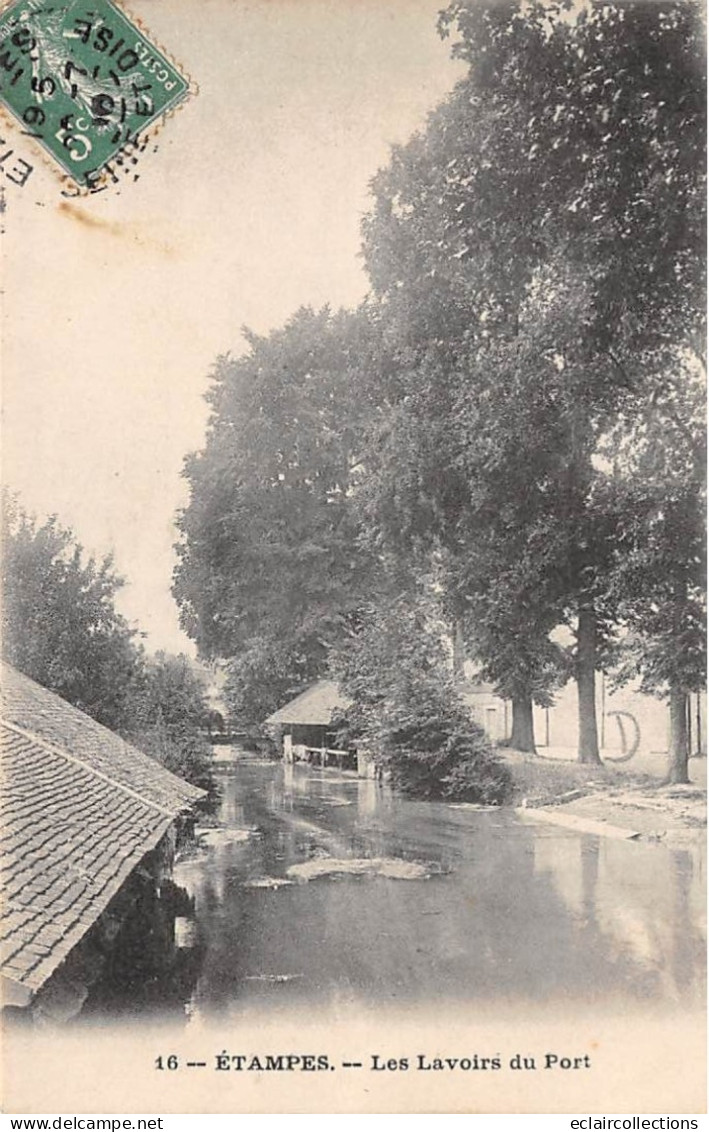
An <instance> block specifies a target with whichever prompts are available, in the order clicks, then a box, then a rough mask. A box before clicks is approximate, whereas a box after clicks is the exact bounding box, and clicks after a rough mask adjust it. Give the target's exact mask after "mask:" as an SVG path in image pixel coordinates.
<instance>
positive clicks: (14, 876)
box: [0, 666, 204, 991]
mask: <svg viewBox="0 0 709 1132" xmlns="http://www.w3.org/2000/svg"><path fill="white" fill-rule="evenodd" d="M2 691H3V700H4V701H5V698H6V697H7V699H6V702H5V703H4V704H3V717H4V718H3V722H2V724H1V725H0V756H1V759H2V780H3V790H2V810H1V822H2V825H1V827H0V851H1V852H2V856H3V864H2V887H3V893H4V900H3V918H2V921H0V958H1V962H2V973H3V975H5V976H6V977H7V978H9V979H12V980H13V981H14V982H17V983H20V984H21V985H22V986H24V987H25V988H27V989H28V990H29V991H36V990H38V989H39V987H41V986H42V984H43V983H44V982H45V981H46V979H48V978H49V976H50V975H51V974H52V972H53V971H54V970H55V969H56V968H57V967H58V965H59V964H60V963H61V962H62V960H63V959H64V958H65V957H66V956H67V955H68V953H69V952H70V951H71V949H72V948H73V947H74V946H75V945H76V944H77V943H78V942H79V940H80V939H81V937H82V936H83V935H84V934H85V932H87V931H88V929H89V928H90V927H91V926H92V924H93V923H94V922H95V921H96V919H97V918H98V917H99V916H100V915H101V913H102V912H103V910H104V909H105V908H106V906H107V904H108V903H109V901H110V900H111V898H112V897H113V896H114V895H115V893H116V892H117V891H118V889H119V888H120V887H121V885H122V884H123V882H124V881H125V879H126V878H127V876H128V874H129V873H130V872H131V871H132V870H133V869H134V868H135V866H136V865H137V863H138V862H139V861H140V859H141V858H142V857H143V856H144V855H145V854H146V853H147V852H149V850H151V849H153V848H154V847H155V846H156V845H157V844H158V842H159V841H160V839H161V837H162V836H163V835H164V833H165V832H166V831H167V829H168V828H169V826H170V825H171V823H172V822H173V820H174V819H175V817H176V816H177V815H178V814H179V813H180V812H181V811H183V810H185V809H187V808H188V807H189V805H190V804H191V803H192V802H194V801H195V800H196V799H197V798H199V797H201V796H202V795H203V793H204V791H202V790H198V789H197V788H196V787H193V786H190V785H189V784H188V783H185V782H183V781H182V780H181V779H179V778H176V776H175V775H172V774H170V773H169V772H168V771H165V770H163V768H162V767H160V766H159V764H157V763H155V762H154V761H153V760H151V759H149V758H148V757H147V756H146V755H144V754H142V753H141V752H140V751H137V750H136V749H135V748H133V747H130V746H129V745H128V744H127V743H124V742H123V741H122V740H121V739H119V738H118V736H116V735H114V734H113V733H112V732H111V731H108V730H107V729H106V728H105V727H101V725H100V724H97V723H95V722H94V721H93V720H91V719H88V718H87V717H86V716H84V715H83V714H82V713H81V712H79V711H76V709H75V708H72V707H70V705H68V704H66V703H64V701H63V700H60V699H59V698H58V697H57V696H54V695H53V694H52V693H51V692H47V691H46V690H45V689H43V688H40V687H39V686H38V685H36V684H34V683H33V682H32V681H31V680H28V679H27V678H26V677H24V676H20V675H19V674H18V673H16V672H14V670H12V669H9V668H8V667H7V666H3V689H2Z"/></svg>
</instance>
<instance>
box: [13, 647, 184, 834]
mask: <svg viewBox="0 0 709 1132" xmlns="http://www.w3.org/2000/svg"><path fill="white" fill-rule="evenodd" d="M0 691H1V695H2V718H3V720H4V721H5V722H6V723H11V724H14V726H15V727H19V728H21V729H24V730H25V731H29V732H31V734H32V735H33V736H34V737H35V738H37V739H44V740H46V741H47V742H48V743H52V744H53V745H54V746H55V747H59V748H61V750H63V751H65V752H66V753H67V754H68V755H71V756H72V757H73V758H75V759H81V760H82V761H83V762H85V763H86V764H87V765H88V766H90V767H91V768H92V769H93V770H95V771H97V772H98V773H99V774H105V775H107V776H108V777H109V778H110V779H112V780H113V781H114V782H119V783H123V784H124V785H125V786H128V787H130V788H131V789H132V790H135V791H136V792H137V793H138V794H140V796H141V798H144V799H145V800H146V801H149V802H154V803H155V804H156V805H158V806H162V807H163V809H165V810H166V811H167V812H169V813H171V814H176V813H179V811H180V810H181V809H182V808H183V807H184V806H185V805H189V804H190V803H191V802H194V801H195V800H196V799H197V798H201V797H202V795H203V791H202V790H198V789H197V787H196V786H190V784H189V783H187V782H184V781H183V780H182V779H181V778H178V777H177V776H176V775H174V774H170V772H169V771H167V770H165V769H164V767H161V766H160V764H159V763H157V762H155V760H154V759H150V758H148V757H147V756H146V755H144V754H142V752H140V751H137V750H136V749H135V747H131V746H130V744H129V743H126V741H125V740H124V739H121V737H120V736H119V735H116V734H115V733H114V732H113V731H109V730H108V728H106V727H103V726H102V725H101V724H100V723H97V722H96V720H95V719H91V717H90V716H88V715H85V714H84V712H83V711H79V710H78V708H75V707H72V706H71V704H68V703H67V702H66V700H63V699H61V697H60V696H55V695H54V693H53V692H49V691H47V689H46V688H42V687H41V686H40V685H39V684H36V683H35V682H34V680H30V679H29V678H28V677H27V676H23V675H22V673H20V672H17V670H16V669H14V668H11V667H10V665H9V664H3V665H2V681H1V684H0Z"/></svg>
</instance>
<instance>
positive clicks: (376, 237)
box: [364, 0, 705, 761]
mask: <svg viewBox="0 0 709 1132" xmlns="http://www.w3.org/2000/svg"><path fill="white" fill-rule="evenodd" d="M442 28H443V31H444V32H446V33H450V32H451V31H454V32H455V33H456V34H457V36H458V41H457V43H456V44H455V47H454V50H455V52H456V53H457V54H458V55H459V56H461V57H462V58H464V59H466V61H467V62H468V63H469V64H470V72H469V74H468V76H467V77H466V79H464V80H463V81H462V82H461V83H460V84H459V85H458V87H457V88H456V89H455V91H454V92H453V94H452V95H451V96H450V98H449V99H447V100H446V101H445V102H444V103H443V104H442V105H441V107H439V109H438V110H437V111H436V112H435V114H434V115H432V117H431V118H430V120H429V124H428V127H427V129H426V131H425V132H424V133H422V134H420V135H417V136H416V137H414V138H413V139H412V141H411V142H410V143H409V144H408V145H407V146H406V147H403V148H401V149H397V150H395V151H394V153H393V155H392V160H391V162H390V165H389V166H388V168H387V169H385V170H384V171H382V172H381V173H380V174H379V175H378V176H377V178H376V179H375V181H374V183H373V191H374V206H373V209H372V212H371V214H370V216H369V217H368V218H367V220H366V222H365V228H364V238H365V239H364V249H365V259H366V262H367V266H368V269H369V271H370V276H371V279H372V283H373V286H374V288H375V291H376V293H377V295H378V296H379V298H380V301H381V304H382V307H383V309H384V311H385V316H386V317H387V318H388V319H389V320H390V321H391V323H392V324H393V326H394V327H395V328H396V329H395V332H394V333H393V334H392V335H390V337H392V338H393V339H394V340H395V341H396V343H397V345H396V350H397V351H398V356H399V361H400V369H401V371H402V372H403V373H404V374H405V375H406V377H407V381H406V389H405V392H404V393H403V394H402V400H403V401H405V403H406V406H407V409H406V411H407V412H408V413H409V414H413V415H415V416H416V417H417V420H418V422H419V428H418V434H419V435H420V433H421V430H422V429H423V428H424V427H425V423H424V422H425V420H426V418H428V419H429V420H431V419H432V416H433V419H434V420H435V421H436V424H435V425H434V428H435V431H436V433H437V435H438V436H448V435H449V434H451V433H452V432H454V431H455V430H454V427H453V424H454V419H455V418H456V417H460V414H461V403H464V402H465V399H466V397H467V399H468V401H469V405H470V409H469V412H468V418H469V420H470V422H471V423H472V425H473V426H474V428H469V430H468V444H469V445H470V447H471V449H472V448H473V447H474V446H476V445H477V443H478V440H477V433H478V432H479V431H480V430H481V423H482V431H483V432H484V429H485V423H486V422H487V423H488V425H490V424H491V425H492V426H493V433H494V439H493V447H494V443H495V442H499V448H500V449H501V452H500V453H498V454H495V455H494V456H493V458H492V467H494V469H495V475H496V479H497V486H498V488H499V490H498V491H497V496H496V493H495V490H494V488H495V484H494V483H492V482H491V477H490V476H487V478H486V476H485V467H484V464H481V461H480V459H478V458H477V453H474V455H473V456H472V458H470V459H468V460H467V461H465V462H464V473H463V474H462V475H461V462H460V460H459V459H456V461H455V462H453V463H450V464H449V465H448V466H446V467H444V466H443V465H442V464H441V465H439V468H438V475H437V477H433V476H432V477H430V485H429V487H430V492H431V498H429V499H428V500H427V507H428V510H429V511H430V512H433V513H435V515H436V524H435V526H436V527H437V528H438V529H439V530H440V529H441V528H442V529H443V530H444V532H445V533H446V535H447V542H448V547H449V550H452V548H454V547H455V545H456V540H457V546H458V550H459V554H460V557H461V558H462V559H465V558H466V557H469V556H470V555H471V546H472V545H473V543H474V541H475V540H480V539H482V540H488V539H489V540H490V542H491V543H493V542H494V545H497V546H500V547H503V546H504V545H505V539H506V536H507V533H508V532H509V530H510V529H512V530H515V531H516V533H517V535H518V536H519V534H520V532H522V531H526V532H527V535H528V537H529V539H530V540H531V541H532V542H535V541H536V545H537V546H539V539H538V538H537V535H538V534H539V533H540V531H541V532H545V537H546V538H547V540H548V544H549V546H550V547H551V549H552V552H553V554H554V555H555V557H556V559H557V561H558V563H559V565H558V567H557V568H556V570H555V573H556V575H557V580H558V582H559V586H558V589H557V591H556V594H554V595H550V594H549V592H548V587H546V589H547V592H544V591H543V590H542V591H538V592H540V593H541V596H542V598H543V606H544V608H543V606H542V604H541V603H540V605H539V606H538V607H537V611H538V615H539V620H538V622H537V624H536V630H537V633H538V637H539V640H540V642H542V644H543V643H544V640H545V631H544V612H545V608H546V610H549V609H550V608H553V607H554V604H556V605H557V606H558V605H559V604H561V605H563V607H564V608H565V610H566V616H572V615H573V616H574V618H575V619H576V624H577V634H578V649H577V655H576V662H575V668H576V673H577V679H578V684H579V707H580V723H581V727H580V733H581V744H580V751H579V755H580V758H581V759H582V760H583V761H596V760H597V759H598V746H597V736H596V732H595V712H594V706H593V701H594V686H593V683H594V673H595V668H596V665H597V663H598V647H597V644H598V638H599V635H601V634H599V630H600V629H601V628H602V627H603V626H604V625H605V624H606V622H607V610H606V609H604V608H602V607H601V606H600V605H599V602H600V600H601V595H603V594H605V595H606V597H607V595H608V588H607V587H606V586H605V585H604V573H605V572H606V570H607V569H608V568H609V562H610V551H611V549H612V546H613V540H614V538H615V534H616V533H617V530H618V522H619V516H618V515H617V514H616V513H611V514H606V513H604V512H603V509H602V506H601V504H602V502H603V500H604V498H605V497H604V493H603V490H602V486H603V476H602V475H600V476H599V469H598V465H597V462H596V450H597V447H598V444H599V438H600V437H601V436H603V435H604V434H605V432H606V431H607V430H608V428H609V427H610V424H611V422H612V421H613V419H614V418H616V417H618V416H619V415H621V414H625V415H626V416H630V417H632V416H633V415H634V414H637V413H638V412H642V411H643V407H644V406H645V405H646V404H647V402H648V401H649V400H650V399H651V398H652V397H654V396H655V395H656V393H657V389H658V387H662V385H663V382H664V383H665V384H666V383H667V381H668V380H669V378H668V375H667V373H666V369H665V365H666V359H667V352H668V348H670V347H674V348H675V349H685V350H695V351H696V350H697V349H698V344H699V343H701V341H702V334H703V315H704V302H703V293H704V281H703V272H702V262H703V256H702V252H701V249H702V246H703V233H704V228H705V213H704V187H703V168H704V166H703V160H702V155H703V152H704V121H705V100H704V84H703V35H702V29H701V24H700V21H699V15H698V8H697V6H696V5H695V4H692V3H687V4H685V3H679V2H677V3H673V2H671V3H668V4H662V5H642V6H641V5H637V6H625V5H624V6H622V7H618V8H612V7H611V6H600V5H599V6H596V7H593V8H576V9H572V6H571V5H570V4H563V5H554V4H549V5H546V4H542V3H534V2H533V3H530V4H528V3H525V4H516V3H510V4H501V5H499V4H498V5H494V6H488V7H486V6H483V5H480V4H478V3H472V2H471V0H460V2H456V3H454V4H452V5H451V6H450V7H449V9H448V10H447V12H446V13H445V14H444V16H443V17H442ZM680 139H681V140H680ZM525 306H527V307H528V308H529V307H532V308H534V309H536V312H537V313H536V315H535V316H534V320H533V322H532V324H531V327H530V322H529V319H527V321H526V325H525V319H524V317H521V312H523V311H524V308H525ZM564 308H566V310H564ZM555 309H556V315H554V310H555ZM537 319H540V323H539V325H540V326H541V327H543V330H544V335H545V337H546V341H545V342H544V343H541V342H540V341H539V334H538V333H537V332H536V327H535V321H536V320H537ZM540 346H541V349H539V347H540ZM515 359H516V361H515ZM530 363H531V364H530ZM554 370H556V374H555V373H554ZM502 371H506V373H507V376H504V373H503V372H502ZM456 374H457V375H458V376H457V380H456V378H455V375H456ZM466 381H467V386H468V388H467V390H466ZM451 386H454V387H455V386H457V393H456V394H454V395H453V396H452V395H451ZM500 395H502V396H500ZM540 397H541V398H545V399H546V409H545V412H544V413H543V414H542V419H541V421H540V422H539V423H538V424H537V425H536V429H535V424H534V413H532V414H530V415H529V418H528V423H529V425H530V426H531V427H530V430H529V431H527V432H526V433H525V432H524V429H520V428H519V427H514V428H512V429H510V428H509V425H508V414H511V415H512V417H516V418H517V421H518V423H521V422H523V421H524V415H525V410H526V407H527V405H532V406H534V404H535V403H537V404H538V402H539V399H540ZM461 399H462V401H461ZM414 431H415V430H414ZM510 440H513V441H514V443H513V444H510V443H509V441H510ZM554 446H556V460H557V474H558V491H557V492H555V493H554V492H551V491H549V489H548V477H549V459H548V454H549V450H550V449H551V448H554ZM439 451H440V455H441V456H442V457H445V454H446V448H445V447H444V448H441V449H440V450H439ZM505 456H507V460H505ZM411 463H412V460H411V456H410V453H409V455H408V456H407V465H406V466H407V467H408V466H410V465H411ZM515 466H517V470H518V472H521V474H522V478H523V481H524V482H525V483H526V484H527V485H528V486H527V489H526V490H523V492H522V497H525V498H526V497H528V496H530V495H534V493H535V491H536V493H537V499H536V503H535V506H533V507H532V509H531V511H530V512H528V513H527V515H526V517H525V515H520V514H519V512H518V514H517V515H516V516H515V517H514V518H512V521H511V517H510V512H509V507H510V493H509V486H510V484H511V483H513V481H514V474H515ZM390 478H391V477H390ZM394 478H395V476H394ZM599 481H600V482H599ZM461 484H462V487H461V486H460V485H461ZM454 485H455V486H454ZM481 485H482V486H483V492H482V494H483V495H486V496H487V500H486V506H485V507H484V508H481V507H480V505H479V503H480V498H479V497H480V494H481V491H480V489H481ZM545 496H546V500H547V506H546V508H545V506H544V497H545ZM470 500H472V501H473V506H472V507H468V502H469V501H470ZM451 504H452V505H451ZM466 509H467V511H468V518H467V520H466V521H465V522H464V526H465V528H466V532H465V537H463V536H462V534H461V516H462V515H463V514H464V512H465V511H466ZM510 549H511V550H514V545H511V546H510ZM473 574H474V572H473V571H472V570H469V571H468V579H467V580H468V583H469V584H468V587H467V588H468V590H471V589H472V592H473V593H474V594H475V595H476V602H477V615H478V617H480V615H481V607H482V608H485V602H486V595H487V594H489V595H490V599H489V602H488V605H487V608H488V611H489V612H494V608H493V607H494V602H495V595H494V590H493V591H491V590H490V589H489V585H488V574H487V572H486V571H483V572H482V573H477V575H475V576H473ZM519 577H520V580H521V581H522V583H523V585H522V586H521V588H519V589H518V591H517V593H518V596H519V599H520V604H518V607H517V608H518V612H520V614H521V613H522V612H523V610H524V609H525V608H526V609H527V611H529V608H530V607H529V597H528V594H529V593H533V592H534V589H535V586H534V584H533V579H531V578H530V577H529V575H525V574H524V573H521V574H519ZM530 582H532V585H530ZM525 586H526V587H527V595H525ZM550 598H551V599H552V601H551V605H550V604H549V602H550ZM507 601H508V610H509V609H514V608H515V601H514V600H512V601H510V594H509V592H508V595H507ZM510 620H511V623H510ZM514 624H515V618H514V617H513V618H512V619H509V618H508V629H507V631H505V632H502V629H503V626H499V630H500V631H499V632H498V634H497V635H498V636H499V637H500V639H501V640H502V641H503V642H504V643H505V644H506V645H507V646H508V648H507V651H508V654H510V655H511V654H512V650H511V649H510V648H509V644H510V642H511V641H512V640H513V637H514V635H515V633H517V634H519V630H520V628H521V626H522V625H523V624H524V625H526V626H527V628H529V626H530V619H529V616H528V613H527V615H526V616H525V617H523V618H522V620H521V621H520V622H517V629H516V630H515V628H514ZM601 643H603V642H602V641H601ZM542 652H543V649H542Z"/></svg>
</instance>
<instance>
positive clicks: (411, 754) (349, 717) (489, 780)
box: [332, 595, 509, 803]
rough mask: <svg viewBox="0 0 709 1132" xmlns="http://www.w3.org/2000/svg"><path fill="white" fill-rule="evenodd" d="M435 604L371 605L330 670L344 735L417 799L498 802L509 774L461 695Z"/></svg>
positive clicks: (409, 601)
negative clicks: (348, 703)
mask: <svg viewBox="0 0 709 1132" xmlns="http://www.w3.org/2000/svg"><path fill="white" fill-rule="evenodd" d="M436 613H437V610H436V607H435V603H433V602H432V601H431V600H430V599H429V600H422V599H419V600H412V599H411V597H410V596H409V595H402V596H401V597H400V598H399V599H398V600H397V601H395V602H393V603H390V604H389V605H388V606H387V607H386V608H384V607H382V606H375V607H372V608H370V610H369V611H368V613H367V615H366V616H364V618H363V622H362V625H361V626H360V629H359V631H358V633H357V634H356V635H355V636H354V638H353V639H351V640H350V641H349V642H348V644H347V645H346V646H341V647H340V649H339V650H338V651H337V653H336V655H335V656H334V657H333V659H332V668H333V670H334V672H335V674H336V676H337V678H338V680H339V682H340V685H341V687H342V688H343V690H344V692H345V694H346V695H347V696H349V697H350V698H351V699H352V702H353V706H352V707H351V708H350V709H349V710H348V711H347V713H346V714H345V716H344V717H343V719H342V720H341V721H340V722H341V726H342V727H343V740H344V741H349V742H356V744H357V745H358V746H359V747H361V748H365V749H368V750H369V751H371V752H372V753H373V755H374V757H375V759H376V760H377V761H378V762H379V763H380V764H382V765H384V766H386V767H387V768H388V770H389V771H390V774H391V778H392V781H393V783H394V785H395V786H397V787H399V788H400V789H401V790H402V791H403V792H404V793H406V794H409V795H411V796H413V797H417V798H450V799H453V798H456V799H460V800H464V801H474V802H493V803H498V802H501V801H502V800H504V798H505V796H506V794H507V791H508V787H509V775H508V773H507V771H506V769H505V768H504V767H503V766H502V764H501V763H500V762H499V761H498V759H497V758H496V756H495V754H494V752H493V750H492V746H491V744H490V741H489V739H488V738H487V736H486V735H485V732H484V731H483V730H482V728H481V727H479V726H478V725H477V724H475V723H474V722H473V721H472V719H471V717H470V713H469V711H468V710H467V709H466V707H465V705H464V704H463V702H462V701H461V700H460V698H459V696H458V693H457V691H456V687H455V684H454V682H453V676H452V671H451V667H450V664H449V663H448V661H447V657H446V653H445V648H444V645H443V641H442V636H441V633H442V629H443V625H442V624H441V622H440V620H439V619H438V618H437V617H436Z"/></svg>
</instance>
